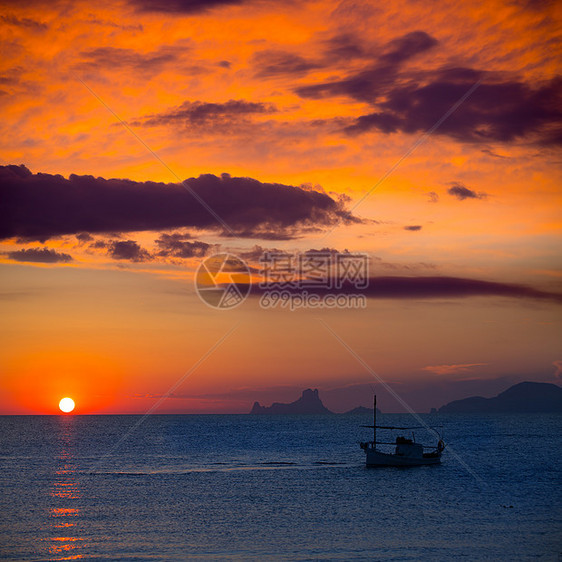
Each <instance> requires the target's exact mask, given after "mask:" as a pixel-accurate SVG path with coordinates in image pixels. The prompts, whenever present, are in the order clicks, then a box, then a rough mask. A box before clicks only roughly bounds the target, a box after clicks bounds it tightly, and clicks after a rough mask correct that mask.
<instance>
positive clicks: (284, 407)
mask: <svg viewBox="0 0 562 562" xmlns="http://www.w3.org/2000/svg"><path fill="white" fill-rule="evenodd" d="M367 413H371V414H372V413H373V409H372V408H365V407H364V406H357V408H353V409H352V410H349V411H348V412H345V413H344V414H340V415H350V414H351V415H353V414H367ZM377 413H381V412H380V410H379V409H378V408H377ZM250 414H254V415H263V414H269V415H279V414H333V415H336V414H335V412H332V411H331V410H328V408H326V406H324V404H323V403H322V400H320V395H319V393H318V389H317V388H315V389H314V390H312V389H311V388H307V389H306V390H303V391H302V394H301V397H300V398H299V399H298V400H295V401H294V402H290V403H289V404H283V403H281V402H274V403H273V404H272V405H271V406H262V405H261V404H260V403H259V402H254V405H253V407H252V410H251V411H250Z"/></svg>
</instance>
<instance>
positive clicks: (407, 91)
mask: <svg viewBox="0 0 562 562" xmlns="http://www.w3.org/2000/svg"><path fill="white" fill-rule="evenodd" d="M332 41H333V43H334V45H333V47H332V48H333V49H335V52H336V54H337V45H338V41H339V42H341V49H343V51H344V52H345V51H346V50H347V51H349V53H350V54H351V55H352V56H353V55H355V57H359V56H361V55H362V54H364V51H362V50H361V49H360V48H359V47H358V46H356V45H355V44H354V42H353V41H352V40H351V39H350V38H349V37H346V36H342V37H341V38H340V39H339V40H338V39H337V38H334V39H332ZM437 45H438V42H437V40H436V39H435V38H433V37H431V36H430V35H428V34H427V33H425V32H423V31H415V32H411V33H408V34H406V35H404V36H402V37H399V38H396V39H394V40H392V41H390V42H389V43H387V45H386V48H385V49H383V52H382V54H380V55H378V56H377V57H376V58H375V59H374V61H372V62H370V63H369V64H368V65H367V66H364V67H363V68H361V69H359V70H355V71H353V72H351V73H349V74H348V75H347V76H345V77H343V78H339V79H337V80H333V79H332V80H327V81H324V82H320V83H317V84H308V85H304V86H298V87H296V88H295V89H294V91H295V93H296V94H297V95H299V96H300V97H303V98H309V99H322V98H330V97H336V96H344V97H348V98H350V99H352V100H355V101H359V102H364V103H367V104H369V105H371V106H372V107H373V108H374V111H371V112H369V113H366V114H364V115H360V116H358V117H356V118H355V119H354V120H353V122H352V123H351V124H349V125H347V126H346V127H345V128H344V131H345V132H347V133H348V134H350V135H358V134H362V133H365V132H368V131H380V132H382V133H385V134H390V133H395V132H404V133H410V134H413V133H418V132H425V131H427V130H429V129H431V128H432V127H433V126H434V125H435V124H436V123H437V122H438V121H439V120H440V119H441V118H442V117H443V116H444V115H445V114H446V113H447V112H448V111H449V110H450V109H451V108H452V107H453V106H455V104H456V103H457V102H458V101H459V100H460V99H461V98H462V97H463V96H464V95H465V94H466V93H467V92H468V91H469V90H470V89H471V88H472V87H473V86H474V85H475V84H477V83H479V85H478V87H477V88H476V89H475V90H474V91H473V92H472V93H471V95H470V96H469V97H468V98H467V99H466V100H465V101H464V102H463V103H462V104H461V105H460V106H458V107H457V108H456V109H455V111H454V112H453V113H451V115H449V116H448V117H447V119H445V120H444V121H443V122H442V123H441V124H440V125H439V127H438V128H437V129H436V130H435V133H436V134H440V135H447V136H450V137H453V138H455V139H456V140H458V141H461V142H471V143H479V142H482V143H488V142H490V141H492V142H515V141H518V140H521V139H524V140H526V141H528V142H534V143H537V144H544V145H559V144H562V76H556V77H555V78H552V79H551V80H545V81H542V82H536V81H535V82H533V83H527V82H526V81H525V80H523V79H518V78H517V77H508V76H506V75H505V73H501V72H495V71H486V72H484V71H480V70H478V69H474V68H465V67H446V66H443V67H441V68H438V69H431V70H422V69H420V68H412V67H411V66H409V65H408V64H407V63H408V62H409V61H410V60H411V59H412V58H413V57H415V56H418V55H420V54H422V53H425V52H428V51H430V50H431V49H435V48H436V47H437Z"/></svg>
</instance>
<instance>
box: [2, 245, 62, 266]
mask: <svg viewBox="0 0 562 562" xmlns="http://www.w3.org/2000/svg"><path fill="white" fill-rule="evenodd" d="M7 256H8V259H10V260H13V261H20V262H35V263H68V262H70V261H72V256H71V255H69V254H63V253H59V252H57V251H56V250H50V249H48V248H28V249H26V250H15V251H13V252H8V253H7Z"/></svg>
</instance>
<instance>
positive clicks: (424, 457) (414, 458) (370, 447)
mask: <svg viewBox="0 0 562 562" xmlns="http://www.w3.org/2000/svg"><path fill="white" fill-rule="evenodd" d="M373 412H374V413H373V425H364V426H362V427H369V428H373V440H372V441H366V442H361V443H359V445H360V446H361V449H363V451H364V452H365V463H366V465H367V466H421V465H426V464H439V463H440V462H441V454H442V453H443V449H445V443H443V440H442V439H441V436H440V435H439V433H438V432H437V430H435V429H433V428H430V429H431V430H432V431H435V433H436V434H437V435H438V437H439V441H438V442H437V445H422V444H421V443H416V439H415V435H414V434H413V433H412V439H409V438H406V437H404V436H398V437H397V438H396V441H395V442H388V441H377V429H389V430H400V431H405V430H414V429H423V427H422V426H417V427H397V426H392V425H377V397H376V396H375V397H374V404H373ZM426 429H427V428H426ZM377 445H392V446H395V449H394V452H393V453H390V452H389V453H386V452H383V451H381V450H379V449H378V448H377Z"/></svg>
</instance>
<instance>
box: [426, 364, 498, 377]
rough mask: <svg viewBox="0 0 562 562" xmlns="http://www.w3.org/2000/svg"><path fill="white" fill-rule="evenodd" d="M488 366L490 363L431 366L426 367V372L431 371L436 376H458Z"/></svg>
mask: <svg viewBox="0 0 562 562" xmlns="http://www.w3.org/2000/svg"><path fill="white" fill-rule="evenodd" d="M482 365H488V363H457V364H453V365H429V366H427V367H424V368H423V370H424V371H430V372H431V373H435V374H436V375H456V374H459V373H466V372H467V371H469V370H470V369H472V368H473V367H480V366H482Z"/></svg>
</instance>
